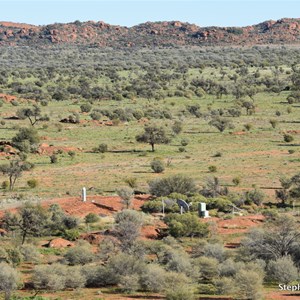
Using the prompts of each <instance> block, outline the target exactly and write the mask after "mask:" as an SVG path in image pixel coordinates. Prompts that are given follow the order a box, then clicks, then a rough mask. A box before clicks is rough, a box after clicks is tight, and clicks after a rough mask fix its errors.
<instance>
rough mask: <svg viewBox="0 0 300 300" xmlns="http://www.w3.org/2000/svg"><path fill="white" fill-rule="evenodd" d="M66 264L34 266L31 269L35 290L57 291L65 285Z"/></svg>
mask: <svg viewBox="0 0 300 300" xmlns="http://www.w3.org/2000/svg"><path fill="white" fill-rule="evenodd" d="M65 270H66V266H63V265H60V264H54V265H51V268H49V266H47V265H39V266H36V267H35V268H34V270H33V277H32V283H33V286H34V288H35V289H36V290H49V291H59V290H63V289H64V288H65V286H66V278H65V273H66V272H65Z"/></svg>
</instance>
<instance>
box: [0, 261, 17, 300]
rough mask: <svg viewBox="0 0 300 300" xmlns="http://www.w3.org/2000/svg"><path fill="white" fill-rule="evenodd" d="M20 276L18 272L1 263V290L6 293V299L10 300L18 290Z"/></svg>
mask: <svg viewBox="0 0 300 300" xmlns="http://www.w3.org/2000/svg"><path fill="white" fill-rule="evenodd" d="M19 282H20V276H19V273H18V272H17V270H15V269H14V268H12V267H11V266H9V265H8V264H6V263H0V290H1V291H3V292H4V299H5V300H9V299H10V296H11V293H12V291H14V290H16V289H17V288H18V284H19Z"/></svg>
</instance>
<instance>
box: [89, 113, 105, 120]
mask: <svg viewBox="0 0 300 300" xmlns="http://www.w3.org/2000/svg"><path fill="white" fill-rule="evenodd" d="M90 117H91V118H92V119H93V120H96V121H99V120H100V119H101V118H102V114H101V113H100V112H98V111H92V112H91V113H90Z"/></svg>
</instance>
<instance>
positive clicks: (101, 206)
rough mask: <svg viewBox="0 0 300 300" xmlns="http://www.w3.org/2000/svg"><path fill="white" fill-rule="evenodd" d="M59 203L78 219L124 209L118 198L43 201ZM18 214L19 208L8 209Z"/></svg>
mask: <svg viewBox="0 0 300 300" xmlns="http://www.w3.org/2000/svg"><path fill="white" fill-rule="evenodd" d="M149 197H150V196H149V195H138V196H136V197H135V198H134V199H133V200H132V206H131V208H133V209H136V210H139V209H140V207H141V206H142V205H143V203H144V202H145V201H146V200H147V199H149ZM54 203H57V204H59V205H60V206H61V208H62V209H63V210H64V211H65V212H66V213H67V214H69V215H73V216H77V217H85V216H86V215H87V214H89V213H91V212H92V213H95V214H101V215H104V216H109V215H112V214H113V213H114V212H117V211H120V210H122V209H123V207H124V206H123V204H122V202H121V198H120V197H118V196H110V197H107V196H96V195H95V196H88V197H87V201H86V202H82V201H81V199H80V198H79V197H68V198H54V199H51V200H46V201H43V202H42V203H41V204H42V206H43V207H49V206H50V205H51V204H54ZM8 210H9V211H11V212H16V211H17V208H10V209H8ZM3 214H4V210H2V211H0V217H1V215H3Z"/></svg>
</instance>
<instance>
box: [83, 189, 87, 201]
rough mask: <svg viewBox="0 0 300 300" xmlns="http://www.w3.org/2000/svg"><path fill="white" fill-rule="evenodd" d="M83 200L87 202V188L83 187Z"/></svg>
mask: <svg viewBox="0 0 300 300" xmlns="http://www.w3.org/2000/svg"><path fill="white" fill-rule="evenodd" d="M82 202H86V188H85V187H83V188H82Z"/></svg>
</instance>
